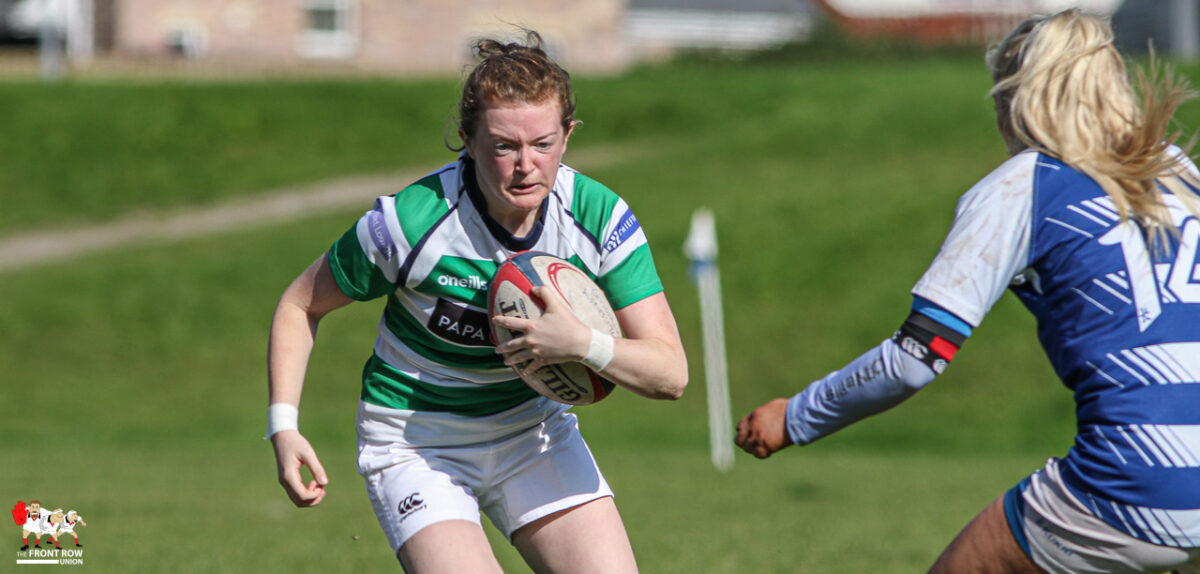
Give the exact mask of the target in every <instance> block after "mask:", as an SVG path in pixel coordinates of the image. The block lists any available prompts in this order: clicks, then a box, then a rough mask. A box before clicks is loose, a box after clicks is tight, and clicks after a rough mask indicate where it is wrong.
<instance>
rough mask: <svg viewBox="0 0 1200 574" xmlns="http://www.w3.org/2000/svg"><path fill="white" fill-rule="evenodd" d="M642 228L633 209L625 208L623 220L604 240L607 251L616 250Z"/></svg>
mask: <svg viewBox="0 0 1200 574" xmlns="http://www.w3.org/2000/svg"><path fill="white" fill-rule="evenodd" d="M639 228H641V224H640V223H638V220H637V216H635V215H634V214H633V212H632V211H629V210H625V214H624V215H622V216H621V220H620V221H619V222H618V223H617V228H616V229H614V230H613V232H612V233H610V234H609V236H608V239H607V240H605V241H604V250H605V251H609V252H611V251H615V250H616V249H617V248H618V247H620V246H621V244H622V243H625V241H626V240H627V239H629V238H630V237H632V236H633V234H634V233H636V232H637V230H638V229H639Z"/></svg>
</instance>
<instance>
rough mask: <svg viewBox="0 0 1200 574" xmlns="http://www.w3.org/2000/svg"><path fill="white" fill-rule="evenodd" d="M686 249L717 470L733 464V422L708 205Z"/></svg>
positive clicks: (714, 239) (696, 214)
mask: <svg viewBox="0 0 1200 574" xmlns="http://www.w3.org/2000/svg"><path fill="white" fill-rule="evenodd" d="M683 252H684V253H685V254H686V255H687V258H688V259H689V260H691V262H692V264H691V273H690V275H691V276H692V279H693V280H694V281H695V282H696V284H697V286H698V287H699V289H700V323H701V328H702V331H703V333H704V374H705V379H706V383H707V386H706V390H707V392H708V430H709V433H708V436H709V446H710V448H711V450H712V462H713V466H715V467H717V470H721V471H727V470H729V469H731V468H733V424H732V419H731V417H732V415H731V414H730V410H729V375H728V373H727V371H726V368H725V319H724V315H723V314H722V310H721V276H720V273H718V271H717V226H716V222H715V221H714V219H713V214H712V211H710V210H709V209H707V208H703V207H701V208H699V209H697V210H696V211H695V212H694V213H693V214H692V227H691V229H690V230H689V231H688V236H687V240H686V241H684V244H683Z"/></svg>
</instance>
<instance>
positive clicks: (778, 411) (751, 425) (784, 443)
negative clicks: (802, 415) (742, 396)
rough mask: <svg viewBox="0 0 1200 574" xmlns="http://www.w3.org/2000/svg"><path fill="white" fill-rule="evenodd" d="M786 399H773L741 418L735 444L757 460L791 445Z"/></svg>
mask: <svg viewBox="0 0 1200 574" xmlns="http://www.w3.org/2000/svg"><path fill="white" fill-rule="evenodd" d="M787 405H788V399H774V400H771V401H768V402H767V404H765V405H763V406H761V407H758V408H757V409H754V410H753V411H751V412H750V414H748V415H746V416H744V417H742V420H740V421H738V424H737V438H736V439H735V440H734V442H735V443H737V445H738V446H739V447H741V448H742V450H744V451H746V452H748V453H750V454H752V455H754V456H755V457H757V458H767V457H769V456H771V455H772V454H775V453H776V452H779V451H780V450H782V449H784V448H785V447H788V446H791V445H792V439H791V437H789V436H788V432H787Z"/></svg>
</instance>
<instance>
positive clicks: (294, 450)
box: [271, 430, 329, 508]
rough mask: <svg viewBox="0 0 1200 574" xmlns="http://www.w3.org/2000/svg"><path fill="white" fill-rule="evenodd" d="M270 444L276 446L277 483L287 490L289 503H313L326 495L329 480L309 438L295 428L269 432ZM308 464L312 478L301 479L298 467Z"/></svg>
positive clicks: (307, 504) (300, 504) (312, 504)
mask: <svg viewBox="0 0 1200 574" xmlns="http://www.w3.org/2000/svg"><path fill="white" fill-rule="evenodd" d="M271 444H272V445H273V446H274V447H275V465H276V467H277V470H278V472H279V484H280V485H281V486H283V490H284V491H285V492H287V495H288V498H290V499H292V504H295V505H296V506H299V507H301V508H304V507H308V506H316V505H318V504H320V503H321V500H323V499H324V498H325V485H327V484H329V476H328V475H326V474H325V468H324V467H322V466H321V461H319V460H317V453H316V451H314V450H313V447H312V445H311V444H309V443H308V439H306V438H304V435H302V434H300V433H299V432H298V431H294V430H285V431H280V432H277V433H275V434H274V435H272V436H271ZM302 466H307V467H308V469H309V471H311V472H312V476H313V480H311V481H309V482H308V484H305V483H304V477H303V476H301V475H300V467H302Z"/></svg>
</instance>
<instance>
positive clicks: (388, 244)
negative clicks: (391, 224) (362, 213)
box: [367, 211, 396, 260]
mask: <svg viewBox="0 0 1200 574" xmlns="http://www.w3.org/2000/svg"><path fill="white" fill-rule="evenodd" d="M367 233H369V234H370V235H371V242H372V243H374V244H375V249H378V250H379V253H381V254H382V255H383V258H384V259H386V260H391V258H392V256H393V255H395V254H396V242H395V241H393V240H392V234H391V232H390V231H388V228H387V221H386V220H385V219H384V217H383V213H381V212H379V211H372V212H370V213H368V214H367Z"/></svg>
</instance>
